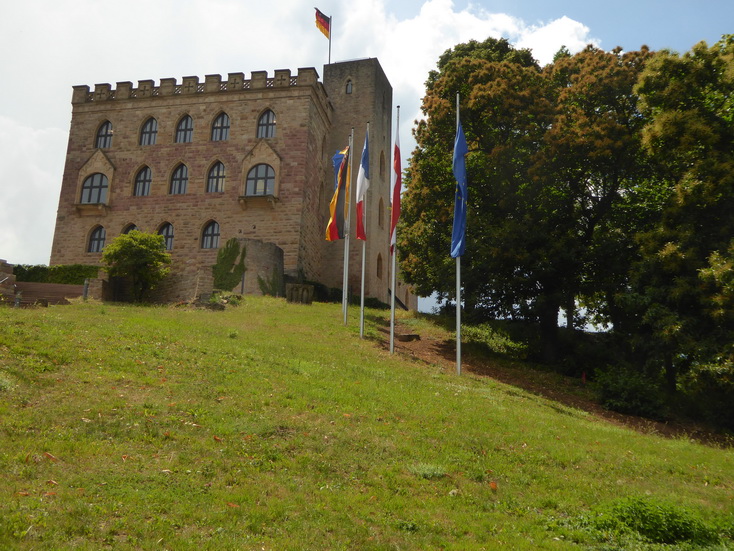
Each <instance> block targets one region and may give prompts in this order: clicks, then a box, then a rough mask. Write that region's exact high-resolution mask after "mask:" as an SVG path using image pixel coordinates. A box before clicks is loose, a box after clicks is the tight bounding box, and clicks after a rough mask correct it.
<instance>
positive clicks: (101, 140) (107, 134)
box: [94, 121, 112, 149]
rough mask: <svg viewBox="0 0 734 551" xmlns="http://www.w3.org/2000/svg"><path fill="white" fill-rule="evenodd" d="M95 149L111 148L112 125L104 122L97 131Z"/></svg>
mask: <svg viewBox="0 0 734 551" xmlns="http://www.w3.org/2000/svg"><path fill="white" fill-rule="evenodd" d="M94 147H96V148H97V149H109V148H110V147H112V123H111V122H110V121H104V122H103V123H102V124H101V125H100V126H99V128H98V129H97V138H96V139H95V141H94Z"/></svg>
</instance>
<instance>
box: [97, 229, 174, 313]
mask: <svg viewBox="0 0 734 551" xmlns="http://www.w3.org/2000/svg"><path fill="white" fill-rule="evenodd" d="M102 262H103V263H104V264H105V265H106V267H105V270H107V272H108V273H109V274H110V276H112V277H122V278H128V279H129V280H130V282H131V284H132V288H133V294H134V298H135V300H136V301H141V300H143V299H144V298H145V297H146V294H147V293H148V291H150V290H151V289H153V288H154V287H155V286H156V285H157V284H158V283H159V282H160V281H161V280H162V279H163V278H165V277H166V276H167V275H168V272H169V271H170V269H169V267H168V265H169V264H170V263H171V255H170V254H168V253H167V252H166V245H165V240H164V238H163V236H162V235H158V234H154V233H144V232H140V231H137V230H133V231H131V232H130V233H127V234H122V235H118V236H117V237H115V239H113V240H112V242H111V243H109V244H108V245H106V246H105V248H104V250H103V251H102Z"/></svg>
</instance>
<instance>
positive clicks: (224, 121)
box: [212, 113, 229, 142]
mask: <svg viewBox="0 0 734 551" xmlns="http://www.w3.org/2000/svg"><path fill="white" fill-rule="evenodd" d="M228 139H229V115H227V113H220V114H219V116H218V117H217V118H216V119H214V124H212V141H213V142H223V141H225V140H228Z"/></svg>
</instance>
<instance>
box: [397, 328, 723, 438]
mask: <svg viewBox="0 0 734 551" xmlns="http://www.w3.org/2000/svg"><path fill="white" fill-rule="evenodd" d="M384 332H385V333H386V336H387V339H386V341H385V347H386V348H388V347H389V329H385V330H384ZM395 335H396V339H395V352H396V353H398V354H404V355H406V356H410V357H412V358H414V359H416V360H417V361H421V362H423V363H425V364H427V365H435V366H438V367H440V368H441V369H442V370H443V371H444V372H446V373H456V345H455V342H454V341H453V340H449V339H444V338H435V337H430V336H427V337H424V336H421V335H419V334H417V333H416V331H415V329H414V328H411V327H407V326H402V325H400V324H399V323H398V324H396V327H395ZM398 335H400V336H401V337H402V336H405V335H411V336H412V337H411V338H408V339H405V338H398ZM504 363H505V362H502V364H504ZM461 364H462V373H466V372H468V373H471V374H473V375H476V376H479V377H490V378H492V379H494V380H496V381H499V382H502V383H505V384H508V385H511V386H514V387H517V388H521V389H523V390H525V391H526V392H530V393H532V394H535V395H537V396H542V397H543V398H547V399H548V400H552V401H554V402H558V403H560V404H563V405H565V406H568V407H572V408H575V409H579V410H582V411H585V412H587V413H589V414H591V415H593V416H594V417H597V418H599V419H603V420H604V421H607V422H609V423H614V424H616V425H620V426H624V427H628V428H631V429H633V430H636V431H638V432H642V433H645V434H657V435H659V436H663V437H665V438H689V439H691V440H695V441H697V442H700V443H703V444H707V445H713V446H720V447H734V439H732V437H731V436H728V435H725V434H721V433H718V432H716V431H714V430H712V429H710V428H709V427H706V426H705V425H702V424H700V423H695V422H692V421H686V420H670V421H665V422H661V421H654V420H651V419H646V418H644V417H638V416H635V415H625V414H622V413H617V412H614V411H610V410H608V409H605V408H604V407H602V406H601V405H600V404H599V403H598V402H596V401H595V399H594V393H593V390H592V389H591V388H590V387H589V386H588V385H587V384H586V383H585V381H584V380H583V379H577V378H572V377H566V376H563V375H559V374H557V373H552V372H546V371H541V370H537V369H533V368H531V367H529V366H527V365H525V364H522V363H520V362H518V364H517V365H516V366H511V367H507V366H505V365H502V364H501V363H500V362H497V361H493V360H492V359H488V358H486V357H478V356H477V355H474V354H472V353H471V352H465V351H464V350H462V359H461ZM507 365H510V364H507Z"/></svg>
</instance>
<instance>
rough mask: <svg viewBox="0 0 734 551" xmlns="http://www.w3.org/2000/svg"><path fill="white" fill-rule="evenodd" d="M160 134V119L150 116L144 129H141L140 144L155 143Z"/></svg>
mask: <svg viewBox="0 0 734 551" xmlns="http://www.w3.org/2000/svg"><path fill="white" fill-rule="evenodd" d="M157 135H158V121H157V120H155V119H154V118H153V117H150V118H149V119H148V120H147V121H145V124H144V125H143V129H142V130H141V131H140V145H155V138H156V136H157Z"/></svg>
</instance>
